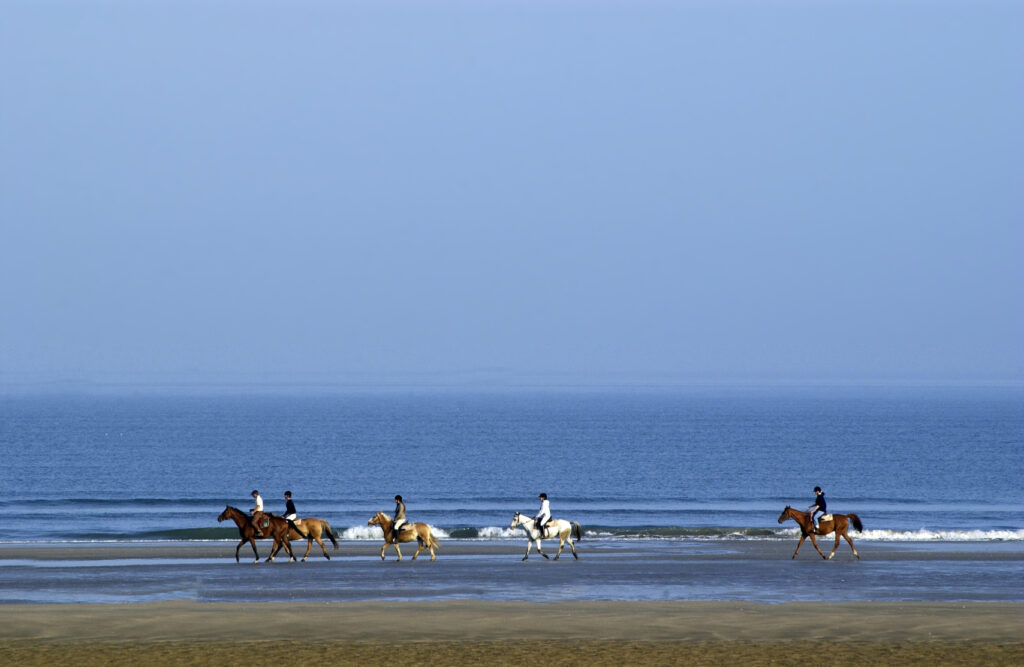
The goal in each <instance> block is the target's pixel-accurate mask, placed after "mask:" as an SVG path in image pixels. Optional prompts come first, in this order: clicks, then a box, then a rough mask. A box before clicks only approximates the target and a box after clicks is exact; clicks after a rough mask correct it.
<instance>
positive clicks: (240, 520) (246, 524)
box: [217, 505, 308, 563]
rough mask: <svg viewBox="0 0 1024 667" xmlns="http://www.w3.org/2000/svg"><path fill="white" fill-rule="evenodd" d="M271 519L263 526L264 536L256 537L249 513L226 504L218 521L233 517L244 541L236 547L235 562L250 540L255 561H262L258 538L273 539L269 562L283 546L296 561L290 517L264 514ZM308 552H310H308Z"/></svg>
mask: <svg viewBox="0 0 1024 667" xmlns="http://www.w3.org/2000/svg"><path fill="white" fill-rule="evenodd" d="M263 516H265V517H266V518H267V519H268V520H269V524H268V526H267V527H266V528H263V537H256V531H255V530H254V529H253V527H252V523H251V522H250V521H249V515H248V514H247V513H245V512H243V511H242V510H240V509H238V508H237V507H232V506H231V505H226V506H225V507H224V511H223V512H221V513H220V516H218V517H217V522H218V523H220V522H221V521H223V520H224V519H231V520H232V521H234V522H235V525H236V526H238V534H239V535H240V536H241V538H242V541H241V542H239V543H238V546H236V547H235V562H236V563H237V562H238V550H239V549H241V548H242V545H243V544H245V543H246V542H248V543H249V544H251V545H252V553H253V555H254V556H255V557H256V560H254V561H253V562H254V563H258V562H260V555H259V553H257V551H256V540H258V539H261V540H263V539H272V540H274V545H273V547H272V548H271V550H270V557H269V558H267V562H268V563H271V562H273V561H274V555H275V554H276V553H277V552H278V550H280V549H281V547H282V546H283V547H284V548H285V551H287V552H288V556H289V558H290V559H291V560H292V561H294V560H295V555H294V554H292V547H291V544H290V543H289V539H290V538H289V537H288V532H289V530H291V527H290V526H289V525H288V519H285V518H284V517H280V516H274V515H272V514H265V515H263ZM307 553H308V552H307Z"/></svg>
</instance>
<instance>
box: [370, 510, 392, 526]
mask: <svg viewBox="0 0 1024 667" xmlns="http://www.w3.org/2000/svg"><path fill="white" fill-rule="evenodd" d="M386 520H387V515H386V514H384V512H377V513H376V514H374V515H373V516H372V517H371V518H370V520H369V521H367V522H366V525H367V526H383V525H384V522H385V521H386Z"/></svg>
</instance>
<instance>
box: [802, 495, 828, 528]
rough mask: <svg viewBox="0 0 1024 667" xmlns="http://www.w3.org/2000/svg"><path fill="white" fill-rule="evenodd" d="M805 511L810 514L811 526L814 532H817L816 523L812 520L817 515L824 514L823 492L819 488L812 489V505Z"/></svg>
mask: <svg viewBox="0 0 1024 667" xmlns="http://www.w3.org/2000/svg"><path fill="white" fill-rule="evenodd" d="M807 511H808V512H810V513H811V524H812V525H813V526H814V530H815V531H817V530H818V525H817V522H815V520H814V518H815V517H816V516H817V515H819V514H825V512H826V505H825V492H824V491H822V490H821V487H820V486H816V487H814V503H812V504H811V505H809V506H808V507H807Z"/></svg>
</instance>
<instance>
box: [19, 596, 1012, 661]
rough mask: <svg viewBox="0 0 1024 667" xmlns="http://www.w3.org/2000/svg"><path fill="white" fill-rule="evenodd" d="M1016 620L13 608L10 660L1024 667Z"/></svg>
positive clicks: (533, 607)
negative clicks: (809, 663) (968, 666)
mask: <svg viewBox="0 0 1024 667" xmlns="http://www.w3.org/2000/svg"><path fill="white" fill-rule="evenodd" d="M1022 621H1024V605H1020V604H1012V603H996V604H988V603H973V604H952V603H909V604H903V603H899V604H897V603H852V604H821V603H791V604H780V605H764V604H746V603H740V602H692V603H691V602H661V603H648V602H586V603H555V604H537V603H518V602H480V601H453V602H430V603H415V604H403V603H380V602H370V603H367V602H357V603H326V604H308V603H303V604H294V605H293V604H279V603H272V604H255V605H253V604H238V603H227V604H220V603H195V602H161V603H152V604H130V605H29V606H23V605H7V606H0V663H2V664H11V665H26V666H31V665H47V666H49V665H52V664H55V663H60V664H67V665H82V666H84V667H92V666H97V667H98V666H100V665H103V666H108V665H139V664H146V665H279V664H302V663H305V662H310V661H315V663H317V664H334V665H379V664H385V663H392V662H401V663H403V664H411V665H482V664H486V665H522V664H539V665H588V667H594V666H598V667H603V666H605V665H632V664H644V665H679V664H686V665H733V664H743V665H744V666H745V667H746V666H748V665H769V664H770V665H805V664H807V663H808V662H811V663H812V664H813V663H815V662H820V661H821V660H822V659H827V660H828V661H829V662H831V663H833V664H856V665H922V666H923V665H928V666H929V667H932V666H934V665H996V666H1002V665H1007V666H1009V665H1015V666H1017V665H1021V664H1024V640H1022V639H1021V628H1022V627H1024V623H1022ZM396 633H397V634H396Z"/></svg>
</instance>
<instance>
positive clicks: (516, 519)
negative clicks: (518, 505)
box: [508, 512, 523, 529]
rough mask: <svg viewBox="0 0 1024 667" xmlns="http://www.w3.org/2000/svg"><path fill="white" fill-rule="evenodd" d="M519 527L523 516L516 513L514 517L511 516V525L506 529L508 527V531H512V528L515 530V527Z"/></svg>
mask: <svg viewBox="0 0 1024 667" xmlns="http://www.w3.org/2000/svg"><path fill="white" fill-rule="evenodd" d="M521 525H523V515H522V514H520V513H519V512H516V513H515V514H514V515H512V523H510V524H509V525H508V527H509V529H512V528H515V527H516V526H521Z"/></svg>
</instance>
